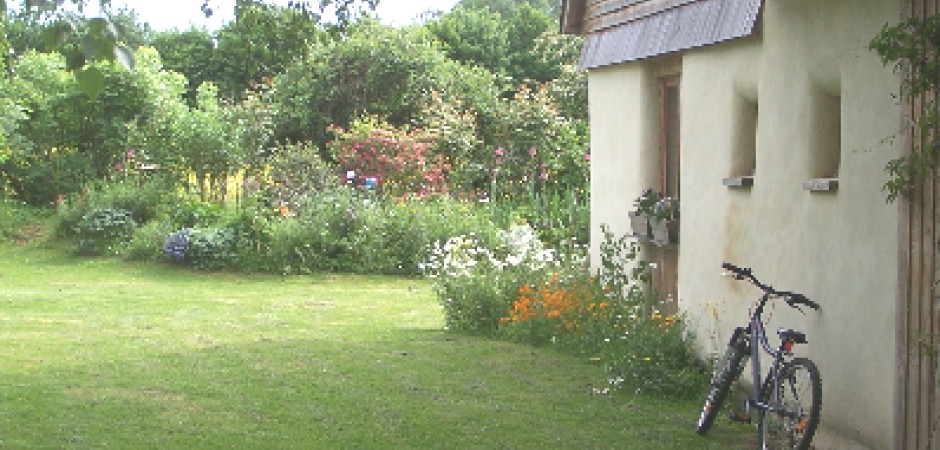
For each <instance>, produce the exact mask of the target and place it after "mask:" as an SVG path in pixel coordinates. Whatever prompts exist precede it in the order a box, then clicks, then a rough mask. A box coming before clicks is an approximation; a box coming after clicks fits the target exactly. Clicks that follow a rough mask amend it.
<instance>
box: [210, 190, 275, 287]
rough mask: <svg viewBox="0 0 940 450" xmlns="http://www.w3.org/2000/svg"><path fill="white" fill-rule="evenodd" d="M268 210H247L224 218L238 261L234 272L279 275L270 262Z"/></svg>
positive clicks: (254, 208) (272, 218) (270, 227)
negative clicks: (231, 233)
mask: <svg viewBox="0 0 940 450" xmlns="http://www.w3.org/2000/svg"><path fill="white" fill-rule="evenodd" d="M273 220H275V219H274V214H273V213H272V212H271V211H270V210H269V209H263V208H257V207H253V206H246V207H242V208H239V209H238V210H237V211H235V212H234V213H232V214H228V215H226V216H225V217H223V219H222V221H221V223H222V226H223V227H225V228H228V229H231V230H232V232H233V233H234V236H235V260H234V261H232V268H237V269H238V270H242V271H246V272H277V268H276V266H277V264H276V261H273V260H272V259H271V254H270V248H271V239H272V232H273V231H272V225H271V223H272V221H273Z"/></svg>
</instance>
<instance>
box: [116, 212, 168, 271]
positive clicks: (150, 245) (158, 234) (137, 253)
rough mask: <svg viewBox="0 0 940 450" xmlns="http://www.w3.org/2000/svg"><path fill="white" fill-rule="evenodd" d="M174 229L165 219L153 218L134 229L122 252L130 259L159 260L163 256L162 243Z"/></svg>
mask: <svg viewBox="0 0 940 450" xmlns="http://www.w3.org/2000/svg"><path fill="white" fill-rule="evenodd" d="M173 231H175V229H174V228H173V227H172V225H171V224H170V223H169V222H166V221H160V220H154V221H151V222H147V223H145V224H142V225H141V226H139V227H138V228H137V229H136V230H134V236H133V237H132V238H131V241H130V242H129V243H128V245H127V248H126V249H125V250H124V252H123V253H122V254H123V256H124V257H125V258H127V259H129V260H131V261H161V260H162V259H163V258H164V255H163V252H162V251H161V250H162V248H163V243H164V242H165V240H166V237H167V236H169V235H170V233H172V232H173Z"/></svg>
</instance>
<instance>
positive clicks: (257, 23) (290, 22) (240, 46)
mask: <svg viewBox="0 0 940 450" xmlns="http://www.w3.org/2000/svg"><path fill="white" fill-rule="evenodd" d="M238 3H239V7H238V9H237V11H236V16H235V20H234V21H233V22H229V23H228V24H226V25H225V26H223V27H222V29H221V30H219V32H218V33H217V35H216V39H217V41H218V46H217V48H216V50H215V54H214V58H215V64H216V65H217V66H218V70H219V71H220V74H219V78H217V79H216V80H217V81H218V83H219V85H220V89H221V90H222V94H223V95H224V96H226V97H229V98H240V97H241V95H242V94H243V93H244V92H245V90H247V89H249V88H250V87H251V86H252V84H257V83H260V82H262V81H263V80H264V79H266V78H272V77H274V76H275V75H277V74H279V73H281V72H283V71H284V69H286V68H287V66H288V65H289V64H290V63H291V62H292V61H293V60H294V59H296V58H301V57H303V56H304V55H305V54H306V51H307V47H308V46H310V45H312V44H315V43H318V42H320V41H321V40H324V39H326V38H327V36H326V35H325V33H324V32H323V31H322V30H321V29H320V28H318V26H317V25H318V23H317V17H316V16H313V15H310V14H307V13H305V12H304V11H302V10H298V9H297V8H293V7H281V6H271V5H267V4H265V3H263V2H261V1H256V0H240V1H239V2H238Z"/></svg>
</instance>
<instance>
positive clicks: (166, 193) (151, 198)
mask: <svg viewBox="0 0 940 450" xmlns="http://www.w3.org/2000/svg"><path fill="white" fill-rule="evenodd" d="M171 199H172V188H171V186H169V185H167V184H165V183H164V182H162V181H161V180H159V179H155V180H149V181H141V182H137V181H124V182H114V183H104V184H101V185H98V186H96V187H91V188H88V189H87V190H85V191H84V192H81V193H76V194H71V195H68V196H62V197H60V198H59V199H58V200H57V205H56V206H57V209H58V211H57V212H58V221H57V223H56V231H57V233H58V234H59V235H60V236H65V237H73V236H74V231H75V230H76V229H77V228H78V227H79V226H80V225H79V224H80V223H81V221H83V220H84V218H85V217H86V216H88V215H89V214H92V213H94V211H96V210H105V209H116V210H121V211H126V212H127V213H128V214H130V217H131V219H132V220H133V221H134V222H136V223H138V224H143V223H146V222H150V221H153V220H155V219H157V218H158V217H160V216H162V214H163V211H164V210H165V209H166V208H167V207H168V203H169V202H170V200H171Z"/></svg>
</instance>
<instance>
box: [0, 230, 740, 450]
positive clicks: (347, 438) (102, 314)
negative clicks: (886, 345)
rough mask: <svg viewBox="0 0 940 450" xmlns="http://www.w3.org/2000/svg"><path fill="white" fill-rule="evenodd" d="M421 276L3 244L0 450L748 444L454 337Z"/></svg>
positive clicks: (503, 347) (693, 405)
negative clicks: (142, 259)
mask: <svg viewBox="0 0 940 450" xmlns="http://www.w3.org/2000/svg"><path fill="white" fill-rule="evenodd" d="M442 327H443V317H442V313H441V310H440V308H439V307H438V305H437V302H436V299H435V298H434V296H433V294H432V293H431V291H430V288H429V285H428V284H427V283H426V282H424V281H421V280H406V279H397V278H382V277H359V276H345V275H336V276H334V275H321V276H310V277H287V278H285V277H276V276H247V275H234V274H201V273H193V272H190V271H188V270H185V269H177V268H172V267H169V266H163V265H152V264H139V265H138V264H129V263H126V262H122V261H118V260H110V259H98V260H87V259H77V258H72V257H68V256H63V253H62V252H60V251H57V250H55V249H49V248H37V247H25V246H12V245H9V244H5V245H4V244H0V402H2V407H0V448H30V449H33V448H95V449H98V448H122V449H124V448H160V449H165V448H245V449H249V448H252V449H254V448H258V449H260V448H480V449H501V448H520V449H524V448H559V449H560V448H565V449H586V448H628V449H629V448H637V449H646V448H650V449H654V448H662V449H680V448H681V449H686V448H715V449H725V448H749V445H750V443H751V442H753V439H752V433H751V431H750V429H749V428H748V427H741V426H736V425H731V424H728V423H725V421H719V423H718V424H716V425H715V427H714V429H713V433H712V434H711V435H710V436H708V437H705V438H702V437H699V436H696V435H695V433H694V431H693V428H694V425H693V424H694V421H695V418H696V415H697V411H698V408H699V403H698V401H693V402H675V401H664V400H660V399H655V398H647V397H641V396H634V395H631V394H628V393H624V392H618V393H616V394H614V395H593V394H592V392H593V388H594V387H598V388H602V387H604V385H605V384H606V378H605V376H604V373H603V371H602V370H601V368H600V367H598V366H596V365H592V364H590V362H589V361H582V360H579V359H576V358H572V357H569V356H565V355H560V354H558V353H556V352H553V351H551V350H549V349H534V348H531V347H527V346H523V345H516V344H510V343H505V342H496V341H491V340H487V339H482V338H475V337H468V336H463V335H457V334H454V333H451V332H448V331H445V330H443V329H442Z"/></svg>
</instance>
